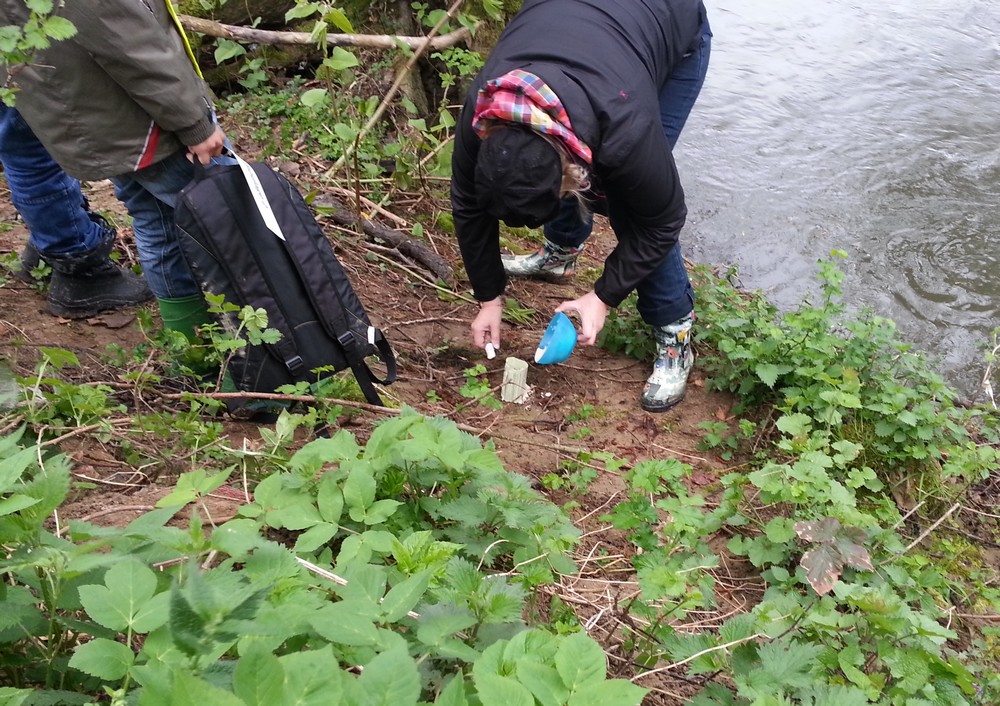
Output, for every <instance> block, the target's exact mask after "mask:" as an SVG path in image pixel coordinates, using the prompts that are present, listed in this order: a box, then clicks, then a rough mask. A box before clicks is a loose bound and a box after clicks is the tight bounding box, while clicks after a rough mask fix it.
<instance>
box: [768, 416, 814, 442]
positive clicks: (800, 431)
mask: <svg viewBox="0 0 1000 706" xmlns="http://www.w3.org/2000/svg"><path fill="white" fill-rule="evenodd" d="M774 425H775V426H776V427H778V429H780V430H781V431H783V432H785V433H786V434H788V435H789V436H791V437H793V438H794V437H796V436H804V435H806V434H808V433H809V430H810V429H811V428H812V419H811V418H810V417H809V415H806V414H801V413H796V414H783V415H782V416H780V417H778V421H776V422H775V423H774Z"/></svg>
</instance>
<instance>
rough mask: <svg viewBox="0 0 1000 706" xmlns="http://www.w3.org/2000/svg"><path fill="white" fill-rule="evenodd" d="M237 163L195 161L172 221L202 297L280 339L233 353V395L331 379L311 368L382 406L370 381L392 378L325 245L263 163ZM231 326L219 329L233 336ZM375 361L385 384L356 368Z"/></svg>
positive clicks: (294, 195)
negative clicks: (338, 375)
mask: <svg viewBox="0 0 1000 706" xmlns="http://www.w3.org/2000/svg"><path fill="white" fill-rule="evenodd" d="M237 162H238V163H236V164H232V165H216V164H213V165H209V166H207V167H203V166H202V165H200V164H198V162H197V160H195V177H194V179H193V180H192V182H191V183H190V184H188V186H186V187H185V188H184V189H183V190H182V191H181V193H180V196H179V197H178V200H177V205H176V208H175V213H174V215H175V219H176V222H177V229H178V233H179V237H180V242H181V249H182V251H183V253H184V257H185V258H186V259H187V261H188V264H189V265H190V266H191V269H192V271H193V272H194V274H195V277H196V278H197V280H198V282H199V283H200V285H201V288H202V290H203V291H205V292H208V293H211V294H222V295H225V298H226V301H227V302H230V303H232V304H236V305H239V306H240V307H243V306H245V305H250V306H252V307H254V308H262V309H264V311H266V312H267V317H268V327H270V328H274V329H277V330H278V331H280V332H281V339H280V340H279V341H278V342H277V343H273V344H261V345H247V346H245V347H244V348H242V349H240V350H239V351H238V352H237V354H236V355H235V356H234V357H233V359H232V360H231V361H230V364H229V372H230V374H231V376H232V378H233V381H234V382H235V383H236V387H237V388H238V389H239V390H241V391H246V392H273V391H274V390H276V389H277V388H278V387H280V386H282V385H286V384H289V383H296V382H302V381H309V382H315V381H316V380H317V379H318V378H320V377H322V376H323V375H329V374H330V370H329V369H328V370H327V371H326V372H321V373H319V374H318V375H317V374H316V373H314V372H313V371H314V370H316V369H317V368H332V370H333V371H334V372H335V371H340V370H344V369H346V368H348V367H350V368H351V370H352V371H353V373H354V376H355V377H356V378H357V381H358V384H359V385H360V386H361V390H362V392H364V395H365V399H367V400H368V402H370V403H372V404H377V405H382V400H381V398H380V397H379V395H378V392H377V391H376V390H375V386H374V382H379V383H381V384H389V383H391V382H392V381H393V380H395V379H396V359H395V356H394V355H393V352H392V349H391V348H390V347H389V343H388V341H387V340H386V339H385V336H384V335H383V334H382V332H381V331H380V330H379V329H377V328H375V327H374V326H372V324H371V322H370V321H369V319H368V315H367V314H366V313H365V309H364V307H363V306H362V305H361V301H360V300H359V299H358V297H357V295H356V294H355V292H354V288H353V287H352V286H351V283H350V281H349V280H348V279H347V273H346V272H345V271H344V268H343V267H342V266H341V264H340V262H339V261H338V260H337V257H336V255H334V253H333V248H332V247H331V245H330V241H329V240H327V238H326V236H325V235H324V234H323V231H322V230H321V229H320V227H319V224H317V223H316V220H315V218H314V217H313V215H312V213H311V211H310V210H309V206H308V205H307V204H306V202H305V201H304V200H303V199H302V196H301V195H300V194H299V192H298V190H297V189H296V188H295V187H294V186H293V185H292V184H291V182H289V181H288V180H287V179H285V177H283V176H282V175H280V174H278V173H277V172H276V171H274V170H273V169H271V168H270V167H268V166H267V165H265V164H248V163H247V162H244V161H242V160H240V159H239V158H237ZM235 317H236V315H235V314H233V315H231V316H230V317H223V320H220V321H219V324H220V325H221V326H223V327H224V328H226V329H229V330H236V329H235V327H236V326H237V325H238V323H239V322H238V320H237V319H236V318H235ZM376 354H377V355H378V356H379V358H380V359H381V360H382V362H383V363H384V364H385V368H386V376H385V378H379V377H377V376H376V375H374V374H373V373H372V371H371V369H370V368H369V367H368V364H367V362H366V361H365V358H366V357H368V356H370V355H376Z"/></svg>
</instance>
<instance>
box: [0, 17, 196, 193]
mask: <svg viewBox="0 0 1000 706" xmlns="http://www.w3.org/2000/svg"><path fill="white" fill-rule="evenodd" d="M56 13H57V14H59V15H61V16H63V17H65V18H66V19H68V20H69V21H70V22H72V23H73V24H74V26H75V27H76V30H77V33H76V35H75V36H74V37H73V38H72V39H69V40H65V41H61V42H55V43H53V44H52V45H51V46H50V47H48V48H46V49H44V50H41V51H39V52H38V53H37V54H35V55H34V57H32V61H31V63H30V64H27V65H18V66H10V67H6V71H7V72H9V75H10V81H11V85H13V86H16V87H17V88H18V89H19V90H18V92H17V96H16V101H17V109H18V111H19V112H20V113H21V115H22V116H24V119H25V121H27V123H28V125H30V126H31V129H32V130H33V131H34V132H35V134H36V135H37V136H38V139H39V140H41V142H42V144H43V145H45V147H46V149H48V151H49V152H50V153H51V154H52V156H53V158H55V160H56V161H57V162H59V164H60V165H61V166H62V167H63V169H65V170H66V171H67V172H69V173H70V174H72V175H73V176H75V177H77V178H78V179H88V180H89V179H103V178H107V177H112V176H118V175H121V174H126V173H129V172H134V171H136V170H138V169H142V168H145V167H148V166H150V165H152V164H155V163H156V162H158V161H160V160H162V159H164V158H166V157H168V156H169V155H171V154H173V153H174V152H176V151H178V150H180V149H182V148H183V147H184V146H189V145H196V144H198V143H200V142H202V141H204V140H206V139H207V138H208V137H210V136H211V135H212V133H213V131H214V129H215V128H214V123H213V117H212V105H211V101H210V99H209V98H208V94H207V92H206V89H205V85H204V81H203V80H202V79H201V77H200V76H199V74H198V72H197V69H196V68H195V65H194V64H193V62H192V59H191V57H190V54H189V50H188V47H187V44H186V41H185V40H184V38H183V35H182V34H181V30H180V28H179V27H178V26H177V24H176V22H175V20H174V16H173V13H172V11H171V10H170V8H168V6H167V4H166V0H67V1H66V2H65V3H64V4H63V6H62V7H59V8H58V9H57V10H56ZM26 18H27V10H26V7H25V3H24V2H23V0H0V25H19V26H23V25H24V23H25V20H26Z"/></svg>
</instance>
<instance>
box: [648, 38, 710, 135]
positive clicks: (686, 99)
mask: <svg viewBox="0 0 1000 706" xmlns="http://www.w3.org/2000/svg"><path fill="white" fill-rule="evenodd" d="M711 53H712V32H711V30H710V29H709V27H708V21H707V20H706V21H705V22H704V23H703V24H702V27H701V42H700V43H699V45H698V46H697V47H696V48H695V49H694V50H693V51H691V52H690V53H689V54H687V55H685V57H684V59H683V61H681V63H680V64H678V65H677V67H676V68H675V69H674V70H673V71H672V72H671V73H670V76H669V77H668V78H667V82H666V83H665V84H664V85H663V88H662V89H660V124H661V125H662V126H663V134H664V135H666V136H667V141H668V142H669V143H670V146H671V147H673V146H674V145H676V144H677V140H678V138H680V135H681V130H682V129H684V123H686V122H687V119H688V115H690V114H691V108H692V107H694V104H695V101H696V100H697V99H698V94H699V93H700V92H701V87H702V85H703V84H704V83H705V74H706V73H707V72H708V59H709V56H710V55H711Z"/></svg>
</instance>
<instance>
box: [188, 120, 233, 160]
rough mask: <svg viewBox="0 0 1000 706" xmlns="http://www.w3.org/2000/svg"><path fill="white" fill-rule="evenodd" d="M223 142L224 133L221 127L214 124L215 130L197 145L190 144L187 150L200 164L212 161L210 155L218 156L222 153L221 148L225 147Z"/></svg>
mask: <svg viewBox="0 0 1000 706" xmlns="http://www.w3.org/2000/svg"><path fill="white" fill-rule="evenodd" d="M225 144H226V133H224V132H223V131H222V128H221V127H219V126H218V125H216V126H215V132H214V133H212V134H211V135H210V136H209V138H208V139H207V140H203V141H201V142H199V143H198V144H197V145H190V146H189V147H188V152H189V153H190V154H191V155H193V156H194V157H195V159H197V160H198V161H199V162H201V163H202V164H208V163H209V162H211V161H212V157H218V156H219V155H220V154H222V149H223V147H225Z"/></svg>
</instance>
